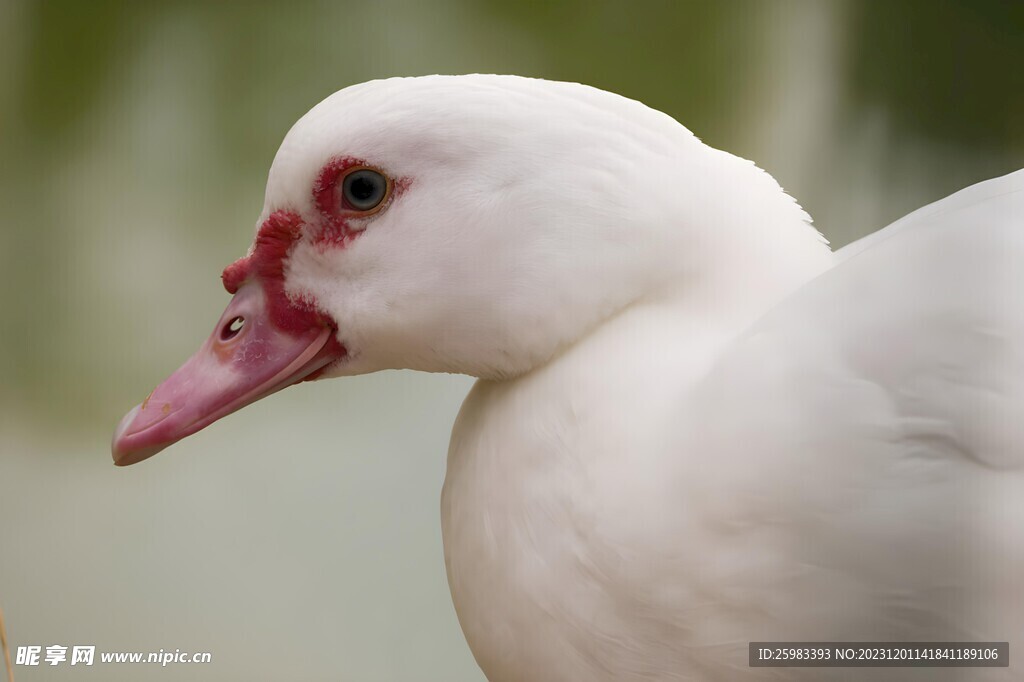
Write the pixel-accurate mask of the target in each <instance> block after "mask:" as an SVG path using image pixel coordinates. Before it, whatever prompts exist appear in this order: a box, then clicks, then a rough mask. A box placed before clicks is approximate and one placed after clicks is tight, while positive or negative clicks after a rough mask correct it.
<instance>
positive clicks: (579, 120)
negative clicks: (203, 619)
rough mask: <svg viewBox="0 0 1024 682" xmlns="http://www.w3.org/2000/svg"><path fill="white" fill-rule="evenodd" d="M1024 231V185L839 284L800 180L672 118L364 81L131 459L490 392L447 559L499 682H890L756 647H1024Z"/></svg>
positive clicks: (922, 222)
mask: <svg viewBox="0 0 1024 682" xmlns="http://www.w3.org/2000/svg"><path fill="white" fill-rule="evenodd" d="M1022 220H1024V172H1017V173H1014V174H1011V175H1008V176H1005V177H1003V178H999V179H996V180H992V181H989V182H985V183H981V184H979V185H976V186H974V187H971V188H968V189H966V190H964V191H962V192H959V193H957V194H955V195H953V196H951V197H948V198H947V199H944V200H943V201H940V202H937V203H935V204H932V205H931V206H928V207H925V208H924V209H921V210H919V211H917V212H915V213H913V214H911V215H910V216H908V217H907V218H905V219H903V220H901V221H899V222H897V223H895V224H894V225H892V226H890V227H889V228H886V229H885V230H882V231H881V232H879V233H876V234H875V235H872V236H870V237H868V238H866V239H864V240H861V241H860V242H857V243H855V244H853V245H851V246H848V247H846V248H845V249H842V250H840V251H839V252H837V253H835V254H833V253H831V252H830V251H829V249H828V247H827V246H826V244H825V243H824V240H823V239H821V236H820V235H819V234H818V233H817V232H816V231H815V230H814V229H813V227H811V225H810V219H809V217H808V216H807V214H806V213H804V211H803V210H802V209H801V208H800V207H799V206H798V205H797V204H796V203H795V202H794V201H793V200H792V198H790V197H789V196H788V195H786V194H785V193H784V192H783V191H782V189H781V188H780V187H779V185H778V183H776V182H775V181H774V180H773V179H772V178H771V177H770V176H769V175H768V174H767V173H765V172H764V171H762V170H760V169H758V168H757V167H756V166H754V165H753V164H752V163H750V162H749V161H745V160H743V159H739V158H737V157H735V156H732V155H730V154H728V153H725V152H722V151H719V150H715V149H712V148H711V147H708V146H707V145H704V144H703V143H701V142H700V140H698V139H697V138H696V137H695V136H693V135H692V134H691V133H690V132H689V131H688V130H686V128H684V127H683V126H682V125H680V124H679V123H677V122H676V121H674V120H672V119H671V118H670V117H668V116H666V115H665V114H662V113H660V112H657V111H654V110H652V109H649V108H648V107H645V106H644V105H642V104H640V103H639V102H635V101H631V100H628V99H625V98H623V97H619V96H617V95H613V94H611V93H607V92H602V91H600V90H596V89H594V88H588V87H586V86H582V85H579V84H572V83H552V82H547V81H540V80H532V79H525V78H518V77H511V76H485V75H472V76H447V77H446V76H436V77H423V78H410V79H388V80H385V81H376V82H371V83H365V84H362V85H358V86H353V87H351V88H347V89H345V90H342V91H340V92H338V93H335V94H334V95H332V96H331V97H328V98H327V99H326V100H324V101H323V102H321V103H320V104H319V105H317V106H316V107H314V108H313V109H312V110H311V111H310V112H309V113H308V114H306V116H304V117H303V118H302V119H301V120H300V121H299V122H298V123H296V125H295V126H294V127H293V128H292V130H291V131H290V132H289V133H288V135H287V136H286V137H285V140H284V142H283V143H282V145H281V148H280V150H279V151H278V154H277V156H276V158H275V160H274V164H273V166H272V167H271V171H270V174H269V177H268V182H267V192H266V198H265V202H264V207H263V210H262V212H261V213H260V216H259V219H258V221H257V231H256V238H255V240H254V242H253V245H252V247H251V248H250V250H249V252H248V253H247V254H246V255H245V257H243V258H241V259H239V260H238V261H237V262H235V263H233V264H232V265H230V266H229V267H228V268H227V269H225V271H224V274H223V275H222V279H223V281H224V285H225V288H226V289H227V290H228V291H229V293H231V294H232V295H233V298H232V300H231V302H230V303H229V305H228V307H227V308H226V310H225V312H224V314H223V316H222V318H221V319H220V320H219V321H218V323H217V327H216V328H215V329H214V331H213V333H212V334H211V336H210V337H209V339H207V341H206V342H205V343H204V344H203V345H202V346H201V347H200V349H199V350H198V351H197V353H196V354H195V355H194V356H193V357H192V358H191V359H190V360H189V361H188V362H186V363H185V364H184V365H183V366H182V367H181V368H180V369H179V370H177V371H176V372H175V373H174V374H172V375H171V376H170V377H169V378H168V379H167V380H165V381H164V382H163V383H161V384H160V385H159V386H158V387H157V388H156V389H155V390H154V391H153V392H152V393H151V394H150V395H149V397H147V398H146V400H145V401H143V402H142V403H141V404H140V405H139V406H137V407H136V408H134V409H132V410H131V411H130V412H129V413H128V414H127V415H126V416H125V417H124V419H123V420H122V422H121V423H120V424H119V426H118V428H117V430H116V432H115V436H114V443H113V447H112V450H113V455H114V459H115V462H116V463H118V464H121V465H125V464H133V463H135V462H138V461H141V460H143V459H146V458H147V457H150V456H152V455H153V454H155V453H156V452H158V451H160V450H161V449H163V448H164V447H167V446H168V445H170V444H171V443H173V442H175V441H176V440H179V439H181V438H183V437H185V436H188V435H190V434H192V433H195V432H197V431H199V430H200V429H202V428H204V427H205V426H207V425H209V424H211V423H213V422H214V421H216V420H218V419H219V418H221V417H223V416H225V415H227V414H229V413H231V412H232V411H234V410H236V409H239V408H241V407H242V406H244V405H245V404H247V403H250V402H252V401H254V400H258V399H261V398H263V397H265V396H267V395H269V394H271V393H274V392H275V391H277V390H280V389H281V388H284V387H286V386H289V385H292V384H296V383H300V382H301V381H304V380H308V379H321V378H328V377H342V376H346V375H355V374H363V373H368V372H374V371H377V370H380V369H393V368H406V369H416V370H423V371H432V372H458V373H463V374H467V375H471V376H474V377H477V378H478V382H477V383H476V385H475V386H474V388H473V390H472V391H471V393H470V395H469V396H468V398H467V399H466V402H465V404H464V405H463V408H462V410H461V412H460V415H459V417H458V419H457V421H456V424H455V427H454V429H453V432H452V440H451V445H450V449H449V453H448V473H447V477H446V480H445V485H444V489H443V492H442V500H441V517H442V531H443V537H444V550H445V552H444V553H445V562H446V566H447V570H448V577H449V582H450V586H451V590H452V595H453V599H454V603H455V607H456V611H457V613H458V616H459V621H460V623H461V625H462V627H463V630H464V631H465V633H466V638H467V641H468V642H469V646H470V648H471V649H472V651H473V654H474V655H475V656H476V659H477V661H478V662H479V663H480V666H481V668H482V669H483V671H484V673H485V674H486V675H487V677H488V679H489V680H491V682H511V681H517V680H529V681H531V682H543V681H549V680H550V681H552V682H556V681H567V680H573V681H575V680H588V681H589V680H594V681H598V680H617V681H625V680H700V681H702V682H725V681H733V680H793V679H807V680H859V679H864V678H865V675H864V674H863V673H864V671H863V670H861V669H859V668H761V667H751V666H749V665H748V658H747V647H748V643H750V642H754V641H777V642H778V641H819V642H822V641H946V642H949V641H975V642H984V641H1007V640H1009V641H1010V651H1011V652H1013V651H1017V650H1018V649H1019V648H1020V647H1021V646H1022V645H1024V639H1022V638H1021V633H1022V632H1024V543H1022V542H1021V540H1022V539H1024V472H1022V465H1024V454H1022V453H1024V305H1022V300H1021V296H1022V294H1021V292H1024V268H1022V267H1020V265H1021V263H1024V224H1022ZM314 560H315V559H314ZM1017 667H1019V666H1017ZM883 672H884V675H878V676H876V677H875V679H886V680H950V681H952V680H957V681H963V680H979V681H995V680H1011V679H1020V678H1021V677H1024V675H1021V674H1020V673H1019V672H1018V671H1017V670H1016V668H1015V667H1013V659H1012V658H1011V667H1008V668H948V669H939V668H887V669H886V670H884V671H883Z"/></svg>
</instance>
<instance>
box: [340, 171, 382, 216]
mask: <svg viewBox="0 0 1024 682" xmlns="http://www.w3.org/2000/svg"><path fill="white" fill-rule="evenodd" d="M341 193H342V196H343V198H344V203H345V204H347V206H345V207H346V208H351V209H354V210H356V211H370V210H372V209H375V208H377V206H379V205H380V203H381V202H382V201H384V197H386V196H387V193H388V181H387V178H385V177H384V176H383V175H381V174H380V173H378V172H377V171H375V170H370V169H369V168H360V169H359V170H356V171H353V172H351V173H349V174H348V175H346V176H345V179H344V180H343V181H342V184H341Z"/></svg>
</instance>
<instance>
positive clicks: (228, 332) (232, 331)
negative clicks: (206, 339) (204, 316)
mask: <svg viewBox="0 0 1024 682" xmlns="http://www.w3.org/2000/svg"><path fill="white" fill-rule="evenodd" d="M244 325H245V318H244V317H242V316H241V315H238V316H237V317H235V318H233V319H232V320H231V321H230V322H228V323H227V324H226V325H224V328H223V329H221V330H220V340H221V341H230V340H231V339H233V338H235V337H236V336H238V332H240V331H242V327H243V326H244Z"/></svg>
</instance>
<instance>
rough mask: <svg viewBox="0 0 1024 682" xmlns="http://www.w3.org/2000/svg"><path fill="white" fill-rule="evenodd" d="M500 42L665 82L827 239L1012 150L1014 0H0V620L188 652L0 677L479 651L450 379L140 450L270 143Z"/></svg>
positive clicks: (31, 629)
mask: <svg viewBox="0 0 1024 682" xmlns="http://www.w3.org/2000/svg"><path fill="white" fill-rule="evenodd" d="M466 72H504V73H519V74H523V75H531V76H541V77H545V78H552V79H561V80H572V81H581V82H585V83H589V84H591V85H594V86H597V87H600V88H604V89H607V90H612V91H615V92H618V93H621V94H623V95H626V96H629V97H633V98H636V99H639V100H642V101H644V102H646V103H647V104H649V105H651V106H653V107H655V108H658V109H661V110H663V111H666V112H668V113H669V114H671V115H672V116H674V117H675V118H677V119H678V120H679V121H681V122H682V123H683V124H684V125H686V126H687V127H689V128H690V129H691V130H693V131H694V132H695V133H696V134H697V135H699V136H700V137H701V138H703V139H704V140H705V141H706V142H708V143H709V144H711V145H713V146H716V147H720V148H723V149H727V150H729V151H731V152H733V153H735V154H738V155H741V156H745V157H747V158H751V159H754V160H755V161H757V163H758V164H759V165H761V166H762V167H764V168H766V169H767V170H768V171H769V172H770V173H772V174H773V175H774V176H775V177H776V178H777V179H778V180H779V181H780V182H781V183H782V185H783V186H784V187H786V189H787V190H788V191H789V192H790V193H792V194H793V195H794V196H795V197H797V199H798V200H799V201H800V202H801V203H802V204H803V206H804V207H805V208H807V210H808V211H809V212H810V213H811V215H812V216H814V218H815V221H816V223H817V225H818V227H819V229H821V230H822V231H823V232H824V233H825V234H826V236H828V237H829V239H830V240H832V242H833V244H834V245H836V246H841V245H843V244H845V243H847V242H849V241H851V240H853V239H855V238H857V237H859V236H862V235H864V234H867V233H869V232H871V231H873V230H875V229H878V228H880V227H882V226H884V225H885V224H886V223H888V222H890V221H891V220H894V219H895V218H898V217H899V216H901V215H903V214H904V213H906V212H908V211H910V210H912V209H914V208H916V207H918V206H920V205H922V204H925V203H927V202H929V201H932V200H935V199H938V198H941V197H943V196H945V195H946V194H949V193H951V192H953V191H955V190H957V189H959V188H961V187H963V186H965V185H968V184H971V183H973V182H977V181H979V180H983V179H986V178H989V177H992V176H996V175H1000V174H1003V173H1006V172H1009V171H1011V170H1016V169H1017V168H1019V167H1022V166H1024V3H1021V2H1016V1H1008V2H994V1H993V2H978V1H967V0H963V1H960V2H950V1H943V0H927V1H925V0H920V1H916V0H915V1H910V0H897V1H894V2H857V1H853V0H850V1H843V0H792V1H771V2H769V1H762V0H749V1H744V2H739V1H730V2H680V1H678V0H675V1H669V0H665V1H655V0H650V1H641V2H596V1H588V2H583V1H579V2H574V1H570V2H550V3H539V2H515V1H511V0H491V1H482V2H470V1H469V0H432V1H425V0H422V1H419V2H367V1H363V2H322V3H313V2H288V3H285V2H224V3H206V2H200V1H198V0H197V1H195V2H156V1H149V2H106V1H101V2H95V1H94V2H85V1H80V2H79V1H71V0H69V1H61V2H57V1H49V0H45V1H39V2H30V1H27V0H0V150H2V154H0V205H2V213H0V215H2V218H0V220H2V223H3V224H2V229H0V272H2V273H3V282H4V288H3V290H2V292H0V320H2V325H3V326H2V329H3V331H2V334H0V379H2V382H0V606H2V607H3V609H4V611H5V614H6V617H7V625H8V629H9V635H10V639H11V643H12V645H13V646H15V647H17V646H19V645H22V646H23V645H31V644H36V645H42V646H44V647H45V646H47V645H50V644H63V645H65V646H73V645H96V646H97V648H98V649H99V650H105V651H136V650H137V651H155V650H158V649H161V648H162V649H165V650H174V649H176V648H177V649H182V650H185V651H209V652H211V653H212V654H213V663H212V664H208V665H197V666H184V665H178V666H173V665H172V666H169V667H167V668H160V667H159V666H146V665H136V666H132V665H109V664H108V665H102V664H99V663H97V664H96V665H94V666H93V667H92V668H84V669H83V668H82V667H81V666H76V667H74V668H71V667H70V666H68V665H67V664H62V665H60V666H57V667H55V668H52V667H48V666H44V667H38V668H30V667H22V666H19V667H17V668H16V673H17V679H18V680H19V681H22V680H44V679H45V680H50V679H69V680H70V679H77V680H172V679H175V680H177V679H189V680H271V679H301V680H337V679H343V680H446V681H453V680H482V675H481V674H480V672H479V670H478V669H477V667H476V665H475V663H474V662H473V659H472V656H471V655H470V653H469V651H468V649H467V647H466V645H465V643H464V641H463V639H462V635H461V632H460V631H459V629H458V624H457V622H456V619H455V615H454V611H453V609H452V607H451V604H450V601H449V597H448V593H447V586H446V584H445V578H444V567H443V560H442V554H441V541H440V529H439V518H438V516H439V515H438V496H439V491H440V486H441V482H442V480H443V476H444V460H445V452H446V447H447V437H448V433H449V429H450V426H451V422H452V419H453V418H454V415H455V412H456V410H457V409H458V405H459V403H460V401H461V398H462V396H463V395H464V393H465V391H466V390H467V389H468V387H469V380H468V379H465V378H463V377H449V376H428V375H422V374H414V373H411V372H404V373H398V372H389V373H384V374H381V375H375V376H370V377H360V378H356V379H351V380H344V381H333V382H322V383H320V384H313V385H308V384H307V385H304V386H302V387H301V388H299V389H292V390H289V391H286V392H284V393H282V394H280V395H277V396H274V397H273V398H271V399H269V400H266V401H263V402H261V403H258V404H256V405H253V406H251V407H249V408H246V410H244V411H242V412H241V413H239V414H237V415H234V416H232V417H230V418H229V419H226V420H224V421H223V422H221V423H218V424H216V425H215V426H213V427H211V428H210V429H208V430H207V431H204V432H203V433H202V434H200V435H198V436H196V437H194V438H192V439H189V440H188V441H186V442H183V443H181V444H179V445H177V446H175V447H174V448H173V449H172V450H171V451H169V452H167V453H165V454H163V455H161V456H160V457H157V458H156V459H153V460H150V461H148V462H146V463H145V464H142V465H140V466H137V467H132V468H130V469H126V470H119V469H115V468H114V467H113V466H112V465H111V463H110V456H109V453H108V440H109V435H110V433H111V431H112V429H113V427H114V425H115V423H116V422H117V420H118V419H119V418H120V416H121V414H122V413H123V412H124V411H125V410H127V409H128V408H129V407H131V406H132V405H133V404H135V403H136V402H137V401H138V400H139V399H140V398H142V397H144V396H145V394H146V393H147V392H148V391H149V389H150V388H152V387H153V386H154V385H155V384H156V382H158V381H159V380H160V379H162V378H163V377H164V376H165V375H166V374H168V373H169V372H170V371H171V370H172V369H174V368H175V367H177V365H178V364H179V363H180V362H181V361H182V360H183V359H184V358H185V357H187V356H188V355H189V354H190V353H191V352H192V350H193V349H194V348H195V347H196V346H197V345H198V344H199V343H200V342H201V341H202V340H203V339H204V338H205V337H206V335H207V334H208V333H209V330H210V328H211V327H212V325H213V324H214V322H215V321H216V320H217V317H218V316H219V314H220V312H221V310H222V308H223V306H224V305H225V303H226V302H227V299H228V296H227V294H226V293H224V291H223V289H222V288H221V286H220V282H219V275H220V271H221V268H222V267H223V266H224V265H225V264H227V263H228V262H230V261H232V260H234V259H235V258H236V257H238V256H240V255H241V254H242V253H243V252H244V251H245V249H246V247H247V246H248V243H249V240H250V238H251V234H252V229H253V223H254V221H255V219H256V217H257V215H258V213H259V211H260V208H261V206H262V194H263V184H264V181H265V178H266V171H267V169H268V168H269V165H270V162H271V160H272V158H273V155H274V152H275V150H276V148H277V145H278V143H279V142H280V140H281V138H282V137H283V135H284V133H285V132H286V131H287V130H288V128H289V126H290V125H291V124H292V123H293V122H294V121H295V120H296V119H297V118H298V117H299V116H301V115H302V114H303V113H304V112H305V111H306V110H307V109H309V108H310V107H311V106H312V105H314V104H315V103H316V102H318V101H319V100H320V99H322V98H323V97H325V96H327V95H328V94H330V93H332V92H334V91H335V90H338V89H340V88H342V87H345V86H346V85H350V84H353V83H357V82H361V81H365V80H369V79H372V78H379V77H385V76H391V75H416V74H429V73H466Z"/></svg>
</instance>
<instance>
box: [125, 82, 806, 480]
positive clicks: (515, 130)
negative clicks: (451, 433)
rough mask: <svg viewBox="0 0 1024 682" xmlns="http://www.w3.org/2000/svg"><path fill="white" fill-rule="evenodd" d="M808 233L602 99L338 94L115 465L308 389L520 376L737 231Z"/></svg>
mask: <svg viewBox="0 0 1024 682" xmlns="http://www.w3.org/2000/svg"><path fill="white" fill-rule="evenodd" d="M735 177H743V178H745V179H744V181H743V182H741V183H739V184H738V185H737V183H736V182H734V181H733V180H734V178H735ZM806 220H807V219H806V215H805V214H804V213H803V212H802V211H801V210H800V209H799V207H798V206H796V204H795V203H794V202H792V201H791V200H790V199H789V198H788V197H786V196H785V195H784V194H783V193H782V192H781V190H780V189H779V187H778V185H777V184H776V183H775V182H774V181H773V180H772V179H771V178H770V176H768V175H767V174H766V173H764V172H762V171H760V170H758V169H756V168H755V167H754V166H753V164H750V163H749V162H745V161H743V160H741V159H737V158H736V157H733V156H731V155H729V154H725V153H723V152H719V151H717V150H714V149H711V148H710V147H707V146H705V145H703V144H702V143H701V142H700V141H698V140H697V138H695V137H694V136H693V135H692V134H691V133H690V132H689V131H688V130H686V129H685V128H684V127H682V126H681V125H679V124H678V123H676V122H675V121H674V120H672V119H671V118H670V117H668V116H666V115H664V114H662V113H659V112H657V111H654V110H652V109H649V108H647V107H646V106H644V105H642V104H640V103H639V102H635V101H633V100H628V99H625V98H623V97H619V96H617V95H613V94H610V93H607V92H603V91H600V90H596V89H593V88H589V87H585V86H582V85H578V84H571V83H552V82H548V81H539V80H533V79H525V78H518V77H513V76H433V77H424V78H399V79H389V80H385V81H374V82H370V83H365V84H362V85H358V86H353V87H350V88H347V89H345V90H342V91H340V92H338V93H335V94H334V95H332V96H331V97H329V98H327V99H326V100H324V101H323V102H321V103H320V104H319V105H317V106H316V107H314V108H313V109H312V110H311V111H310V112H309V113H308V114H306V115H305V116H304V117H303V118H302V119H300V120H299V121H298V123H296V124H295V126H294V127H293V128H292V129H291V131H289V133H288V134H287V136H286V137H285V139H284V142H283V143H282V145H281V147H280V149H279V151H278V153H277V155H276V157H275V159H274V162H273V165H272V167H271V169H270V174H269V178H268V182H267V189H266V198H265V203H264V207H263V211H262V213H261V215H260V217H259V219H258V221H257V230H256V237H255V240H254V242H253V244H252V246H251V247H250V249H249V251H248V254H247V255H246V256H245V257H244V258H241V259H240V260H238V261H236V262H235V263H232V264H231V265H229V266H228V267H227V268H226V269H225V270H224V272H223V274H222V279H223V283H224V287H225V288H226V289H227V291H228V293H230V294H232V295H233V298H232V299H231V301H230V303H229V304H228V306H227V308H226V309H225V311H224V314H223V315H222V316H221V318H220V320H218V321H217V324H216V325H215V327H214V329H213V332H212V333H211V335H210V337H209V338H208V339H207V340H206V341H205V343H204V344H203V345H202V346H201V347H200V349H199V350H198V351H197V352H196V354H195V355H193V356H192V357H191V358H190V359H189V360H188V361H187V362H185V364H184V365H182V366H181V368H179V369H178V370H177V371H176V372H175V373H174V374H172V375H171V376H170V377H169V378H167V379H166V380H165V381H164V382H163V383H161V384H160V385H159V386H157V387H156V389H154V390H153V392H152V393H151V394H150V395H149V397H147V398H146V399H145V400H144V401H143V402H142V403H141V404H139V405H138V406H136V407H135V408H133V409H132V410H131V411H130V412H128V414H127V415H125V417H124V418H123V419H122V420H121V423H120V424H119V425H118V427H117V430H116V432H115V434H114V440H113V447H112V450H113V456H114V461H115V463H117V464H119V465H126V464H132V463H135V462H138V461H141V460H143V459H146V458H147V457H150V456H152V455H153V454H155V453H157V452H159V451H160V450H162V449H163V448H165V447H167V446H168V445H170V444H172V443H174V442H175V441H177V440H179V439H181V438H183V437H185V436H188V435H190V434H192V433H195V432H196V431H199V430H200V429H202V428H204V427H206V426H208V425H209V424H211V423H213V422H214V421H216V420H218V419H220V418H221V417H223V416H225V415H227V414H229V413H231V412H233V411H235V410H237V409H239V408H241V407H243V406H245V405H246V404H248V403H251V402H253V401H255V400H258V399H260V398H263V397H265V396H267V395H269V394H271V393H274V392H276V391H278V390H280V389H282V388H284V387H286V386H289V385H292V384H296V383H299V382H301V381H305V380H310V379H319V378H324V377H332V376H341V375H353V374H361V373H366V372H372V371H376V370H380V369H388V368H411V369H419V370H425V371H435V372H458V373H465V374H470V375H473V376H477V377H482V378H489V379H505V378H510V377H515V376H517V375H521V374H523V373H525V372H528V371H530V370H531V369H533V368H535V367H537V366H539V365H541V364H544V363H546V362H547V361H549V360H550V359H551V358H552V357H553V356H555V355H556V354H558V353H560V352H561V351H562V350H563V349H565V348H566V347H567V346H569V345H571V344H573V343H574V342H575V341H576V340H577V339H579V338H581V337H582V336H584V335H586V334H587V333H588V332H589V331H590V330H592V329H593V328H595V327H596V326H598V325H599V324H600V323H601V321H602V320H604V319H606V318H608V317H609V316H611V315H613V314H615V313H616V312H617V311H619V310H621V309H623V308H624V307H625V306H628V305H629V304H630V303H632V302H634V301H636V300H638V299H640V298H642V297H644V296H650V295H654V294H655V293H656V292H659V291H663V290H665V289H666V288H667V287H668V288H671V287H673V286H683V287H685V286H687V283H688V282H691V283H692V282H695V281H699V280H700V278H701V277H702V272H703V271H705V270H706V269H707V264H708V263H709V262H714V261H715V259H716V258H718V257H719V256H720V255H721V254H723V253H725V252H726V251H728V250H729V249H734V248H735V247H737V246H738V245H740V244H744V243H746V242H744V236H743V234H741V233H740V232H739V231H737V230H736V229H732V228H733V226H736V225H743V224H749V223H751V222H754V223H757V224H760V225H765V224H773V223H778V224H780V225H793V224H798V225H799V226H800V227H801V228H803V229H805V230H810V228H808V226H807V222H806ZM814 241H815V242H817V240H816V239H815V240H814ZM747 246H750V244H747ZM819 246H820V243H819ZM769 251H770V250H769ZM760 252H761V255H762V256H764V257H765V258H769V259H770V258H771V255H770V254H769V253H768V251H766V250H765V249H764V248H761V249H760ZM610 361H614V359H610Z"/></svg>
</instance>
